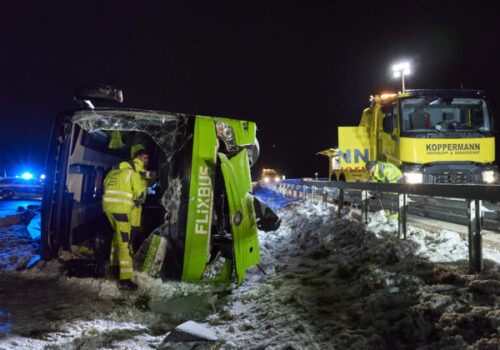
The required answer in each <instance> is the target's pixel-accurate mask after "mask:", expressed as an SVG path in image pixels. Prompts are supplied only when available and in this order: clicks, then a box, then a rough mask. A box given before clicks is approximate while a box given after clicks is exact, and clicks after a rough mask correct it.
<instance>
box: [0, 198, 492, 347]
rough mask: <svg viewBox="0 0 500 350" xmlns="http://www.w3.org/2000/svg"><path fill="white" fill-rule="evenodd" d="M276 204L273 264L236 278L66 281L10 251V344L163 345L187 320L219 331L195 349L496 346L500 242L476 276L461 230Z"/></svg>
mask: <svg viewBox="0 0 500 350" xmlns="http://www.w3.org/2000/svg"><path fill="white" fill-rule="evenodd" d="M280 197H281V196H277V195H271V194H269V193H268V192H263V193H262V198H263V199H264V200H266V201H267V202H268V203H270V204H271V205H272V206H274V207H275V208H279V207H282V206H283V205H286V204H287V203H288V202H290V201H289V200H283V198H280ZM278 214H279V215H280V217H281V220H282V224H281V227H280V228H279V229H278V230H277V231H273V232H267V233H266V232H259V238H260V244H261V263H260V266H261V268H262V269H263V270H264V271H265V273H266V274H265V275H264V274H263V273H262V272H260V271H259V269H258V268H256V267H254V268H252V269H250V270H249V271H248V273H247V276H246V278H245V280H244V282H243V283H242V284H241V285H240V286H232V285H229V286H228V285H225V284H202V283H182V282H162V281H160V280H154V279H151V278H148V277H147V276H145V275H142V274H137V276H136V277H137V281H138V283H139V286H140V290H139V291H138V292H136V293H126V292H121V291H119V290H118V289H117V288H116V281H113V280H105V279H90V278H83V279H78V278H68V277H66V276H64V274H62V273H61V271H60V265H59V263H58V262H56V261H53V262H49V263H47V264H46V265H44V266H37V267H34V268H32V269H30V270H23V271H16V270H14V269H12V266H13V265H15V264H14V263H12V260H15V259H11V260H9V263H4V264H3V265H2V269H4V271H3V272H2V273H1V274H0V310H2V311H1V312H0V349H11V348H35V349H38V348H39V349H42V348H50V349H71V348H81V349H95V348H99V349H110V348H119V349H126V348H129V349H148V348H157V347H158V346H160V344H161V343H162V340H163V339H164V337H165V334H166V333H167V332H168V331H169V330H171V329H173V327H174V326H176V325H178V324H180V323H182V322H184V321H186V320H189V319H191V320H195V321H198V322H200V323H201V324H203V325H204V326H206V327H208V328H210V329H211V330H212V331H214V332H215V333H216V334H217V335H218V337H219V341H218V342H216V343H215V344H214V343H208V344H205V346H200V344H199V343H198V344H192V345H189V344H186V346H187V347H185V348H191V346H198V347H196V348H197V349H200V348H222V349H231V348H242V349H381V348H382V349H383V348H388V349H467V348H471V349H498V348H500V342H499V339H498V334H499V331H500V310H499V294H500V253H499V252H498V251H495V250H488V249H487V248H486V247H485V250H484V256H485V269H484V272H482V273H481V274H479V275H469V274H468V273H467V268H468V263H467V258H468V250H467V242H464V241H463V240H461V239H460V236H459V235H458V234H456V233H455V232H451V231H446V230H445V231H442V232H441V233H440V234H439V235H437V236H436V235H435V234H431V233H429V232H426V231H424V230H421V229H416V228H412V227H411V226H410V227H409V229H408V239H407V240H405V241H403V240H399V241H398V240H397V239H396V236H397V233H396V225H395V223H394V222H391V221H388V220H387V219H386V218H385V215H384V213H383V212H377V213H374V214H373V215H372V216H371V220H370V223H369V224H368V225H367V226H366V227H365V226H364V225H363V224H360V223H359V222H358V221H357V220H356V218H357V217H358V216H357V215H356V214H355V213H353V212H351V211H349V210H348V209H346V210H345V212H344V215H343V218H342V219H338V218H337V212H336V206H334V205H331V204H328V205H327V206H326V208H324V207H323V204H318V205H312V204H310V203H309V202H307V203H305V202H294V203H288V205H286V206H285V207H282V208H281V209H279V210H278ZM1 230H2V235H3V232H5V231H8V230H13V231H15V230H18V231H19V230H20V229H19V227H14V228H8V229H6V228H3V229H1ZM10 232H12V231H10ZM20 236H22V235H20ZM0 244H2V247H3V245H4V242H3V241H0ZM2 249H3V248H2ZM2 251H3V250H2ZM10 254H11V255H16V254H18V253H17V251H16V252H14V251H11V252H10ZM22 254H24V253H19V255H22ZM4 260H7V259H4ZM178 346H179V345H178V344H172V345H170V346H169V345H165V344H164V345H163V346H161V348H172V349H176V348H178Z"/></svg>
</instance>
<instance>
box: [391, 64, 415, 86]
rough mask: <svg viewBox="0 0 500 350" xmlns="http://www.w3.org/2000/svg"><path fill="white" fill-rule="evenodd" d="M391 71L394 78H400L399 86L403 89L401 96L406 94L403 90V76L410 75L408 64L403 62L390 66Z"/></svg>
mask: <svg viewBox="0 0 500 350" xmlns="http://www.w3.org/2000/svg"><path fill="white" fill-rule="evenodd" d="M392 71H393V72H394V78H399V77H401V86H402V88H403V91H402V92H403V94H404V93H405V92H406V90H405V75H409V74H410V73H411V69H410V64H409V63H408V62H403V63H399V64H395V65H394V66H392Z"/></svg>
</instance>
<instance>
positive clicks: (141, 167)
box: [133, 158, 148, 194]
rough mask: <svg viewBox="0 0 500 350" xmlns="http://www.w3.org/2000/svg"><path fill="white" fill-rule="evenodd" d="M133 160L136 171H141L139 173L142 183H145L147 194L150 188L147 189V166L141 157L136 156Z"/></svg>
mask: <svg viewBox="0 0 500 350" xmlns="http://www.w3.org/2000/svg"><path fill="white" fill-rule="evenodd" d="M133 162H134V167H135V171H137V172H138V173H139V175H141V180H142V184H143V187H144V188H145V189H146V194H147V192H148V190H147V188H148V180H147V179H146V178H145V175H144V174H145V173H146V168H145V167H144V162H143V161H142V160H140V159H139V158H134V160H133Z"/></svg>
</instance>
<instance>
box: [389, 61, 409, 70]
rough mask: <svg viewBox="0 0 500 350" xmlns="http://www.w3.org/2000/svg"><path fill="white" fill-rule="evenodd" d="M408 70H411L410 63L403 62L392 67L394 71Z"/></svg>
mask: <svg viewBox="0 0 500 350" xmlns="http://www.w3.org/2000/svg"><path fill="white" fill-rule="evenodd" d="M406 69H410V64H409V63H408V62H402V63H399V64H395V65H394V66H392V70H393V71H404V70H406Z"/></svg>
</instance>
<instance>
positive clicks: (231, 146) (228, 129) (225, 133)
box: [215, 120, 237, 152]
mask: <svg viewBox="0 0 500 350" xmlns="http://www.w3.org/2000/svg"><path fill="white" fill-rule="evenodd" d="M215 134H216V135H217V137H218V138H219V139H221V140H222V141H224V143H225V144H226V148H227V150H228V151H229V152H231V151H233V150H235V149H236V148H237V146H236V140H235V137H234V131H233V128H232V126H231V125H229V124H228V123H225V122H222V121H220V120H216V121H215Z"/></svg>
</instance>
